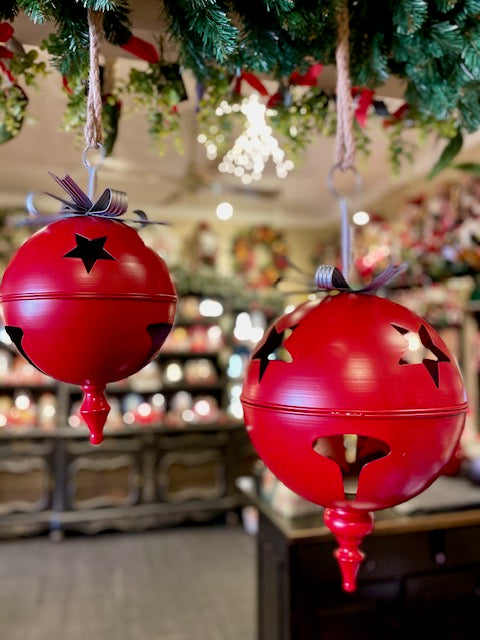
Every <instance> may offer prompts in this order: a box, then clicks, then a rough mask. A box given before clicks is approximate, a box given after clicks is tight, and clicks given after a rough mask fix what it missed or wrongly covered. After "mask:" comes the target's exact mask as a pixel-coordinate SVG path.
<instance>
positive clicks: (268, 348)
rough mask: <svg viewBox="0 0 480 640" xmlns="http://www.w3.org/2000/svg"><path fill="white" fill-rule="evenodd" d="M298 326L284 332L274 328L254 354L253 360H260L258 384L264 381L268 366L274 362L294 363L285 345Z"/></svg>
mask: <svg viewBox="0 0 480 640" xmlns="http://www.w3.org/2000/svg"><path fill="white" fill-rule="evenodd" d="M296 326H297V325H295V326H294V327H290V328H288V329H284V330H283V331H277V330H276V328H275V327H274V326H273V327H272V328H271V329H270V331H269V332H268V334H267V336H266V338H265V340H264V341H263V343H262V344H261V345H260V347H258V349H257V350H256V351H255V352H254V354H253V355H252V360H260V370H259V373H258V382H261V381H262V378H263V376H264V374H265V371H266V370H267V367H268V365H269V364H270V362H272V361H273V360H280V361H282V362H293V358H292V356H291V355H290V353H289V352H288V349H287V348H286V347H285V345H284V344H283V343H284V341H285V340H286V339H287V338H288V337H290V335H291V334H292V331H293V330H294V329H295V328H296Z"/></svg>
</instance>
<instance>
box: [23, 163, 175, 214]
mask: <svg viewBox="0 0 480 640" xmlns="http://www.w3.org/2000/svg"><path fill="white" fill-rule="evenodd" d="M49 173H50V172H49ZM50 175H51V176H52V178H53V179H54V180H55V182H56V183H57V184H58V185H60V186H61V187H62V189H63V190H64V191H65V192H66V193H67V195H68V196H69V197H70V198H71V200H70V201H69V200H65V199H64V198H60V197H59V196H56V195H55V194H53V193H49V192H48V191H47V192H45V193H46V195H48V196H49V197H51V198H54V199H55V200H58V201H59V202H61V203H62V208H61V209H60V212H59V214H58V215H53V216H52V215H45V214H43V213H42V212H41V211H39V210H38V209H37V208H36V207H35V205H34V204H33V198H34V196H35V194H34V193H30V194H28V196H27V200H26V207H27V211H28V212H29V213H30V214H31V215H33V216H34V217H35V220H34V221H33V222H36V223H40V224H44V223H49V222H54V221H56V220H61V219H62V218H63V217H64V216H77V215H85V216H98V217H100V218H115V219H116V220H120V221H121V222H136V223H139V224H141V225H145V224H166V223H165V222H157V221H151V220H149V219H148V217H147V214H146V213H145V212H144V211H141V210H140V209H136V210H134V212H133V213H135V214H136V215H137V216H138V219H137V218H124V217H123V215H124V214H125V213H126V211H127V209H128V200H127V194H126V193H125V192H124V191H116V190H115V189H110V188H107V189H105V191H104V192H103V193H102V195H101V196H100V197H99V198H98V199H97V200H96V201H95V202H92V201H91V200H90V198H89V197H88V196H87V194H86V193H85V192H84V191H83V190H82V189H81V188H80V187H79V186H78V184H77V183H76V182H75V180H73V179H72V178H71V177H70V176H68V175H67V176H65V178H59V177H58V176H56V175H54V174H53V173H50ZM31 222H32V220H30V221H24V224H29V223H31Z"/></svg>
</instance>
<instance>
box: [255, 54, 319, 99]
mask: <svg viewBox="0 0 480 640" xmlns="http://www.w3.org/2000/svg"><path fill="white" fill-rule="evenodd" d="M322 69H323V65H322V64H321V63H320V62H316V63H315V64H312V66H311V67H309V69H308V71H307V72H306V73H303V74H301V73H298V71H294V72H293V73H292V74H291V75H290V78H289V79H288V86H291V85H297V86H301V87H315V86H316V84H317V80H318V76H319V75H320V73H321V72H322ZM282 97H283V93H282V91H277V93H274V94H273V95H272V96H270V99H269V101H268V102H267V107H270V108H272V107H275V105H277V104H278V103H279V102H280V101H281V100H282Z"/></svg>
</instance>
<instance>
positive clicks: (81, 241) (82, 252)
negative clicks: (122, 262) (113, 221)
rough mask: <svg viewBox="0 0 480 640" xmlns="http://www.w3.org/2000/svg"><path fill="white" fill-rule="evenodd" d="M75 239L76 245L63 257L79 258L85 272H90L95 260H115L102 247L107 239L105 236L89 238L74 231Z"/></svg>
mask: <svg viewBox="0 0 480 640" xmlns="http://www.w3.org/2000/svg"><path fill="white" fill-rule="evenodd" d="M75 240H76V242H77V246H76V247H75V248H74V249H72V250H71V251H69V252H68V253H66V254H65V255H64V256H63V257H64V258H80V260H81V261H82V262H83V265H84V267H85V269H86V270H87V273H90V271H91V270H92V269H93V267H94V265H95V263H96V262H97V260H115V258H114V257H113V256H112V255H110V254H109V253H108V251H105V249H104V248H103V247H104V245H105V242H106V241H107V236H102V237H101V238H92V239H90V238H85V236H81V235H80V234H79V233H76V234H75Z"/></svg>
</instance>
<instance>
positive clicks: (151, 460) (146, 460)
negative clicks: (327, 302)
mask: <svg viewBox="0 0 480 640" xmlns="http://www.w3.org/2000/svg"><path fill="white" fill-rule="evenodd" d="M255 307H256V308H254V309H253V310H252V311H250V312H246V311H243V310H242V311H237V310H236V309H233V308H232V302H231V300H229V299H228V298H227V297H226V296H225V295H224V294H222V296H218V295H217V296H216V295H214V294H213V292H210V291H209V294H208V295H203V294H201V293H200V294H199V293H194V294H186V295H184V296H181V297H180V299H179V304H178V309H177V317H176V319H175V325H174V328H173V330H172V332H171V333H170V335H169V337H168V339H167V341H166V343H165V345H164V348H163V349H162V351H161V352H160V353H159V354H158V355H157V357H156V358H155V359H154V360H153V361H152V362H150V363H149V364H148V365H146V366H145V367H144V368H143V369H141V370H140V371H138V372H137V373H135V374H133V375H132V376H130V377H129V378H127V379H124V380H119V381H117V382H114V383H110V384H108V385H107V389H106V393H107V396H108V401H109V404H110V407H111V409H110V413H109V415H108V418H107V421H106V424H105V429H104V433H105V441H104V443H103V444H102V445H101V446H100V447H99V448H98V450H96V449H95V448H93V447H91V445H90V444H89V443H88V442H85V441H84V438H85V435H86V433H87V431H86V426H85V424H84V423H83V420H82V418H81V413H80V408H81V392H80V390H79V389H78V387H76V386H74V385H69V384H63V383H58V382H57V381H55V380H53V379H52V378H49V377H47V376H44V375H43V374H41V373H40V372H39V371H38V370H37V369H35V368H34V367H32V366H31V365H30V364H28V363H25V361H24V360H23V358H20V357H19V356H18V355H16V354H14V351H13V346H12V345H11V344H10V345H9V344H5V343H3V345H0V436H1V437H0V458H1V455H2V454H1V450H2V449H1V448H2V446H3V455H4V457H5V460H9V459H10V457H11V455H12V452H13V451H14V449H15V447H17V446H21V447H22V449H23V450H25V451H26V456H27V459H28V460H29V461H30V462H31V464H32V465H33V466H35V468H37V466H38V464H39V460H41V461H42V464H44V465H45V474H46V477H47V476H48V477H51V478H52V480H51V491H50V493H49V494H48V496H47V497H45V496H43V498H42V500H43V501H42V502H41V503H40V502H39V501H38V500H35V504H36V505H37V506H38V509H37V507H35V509H33V508H30V507H28V509H30V511H29V513H31V516H29V518H28V522H27V521H25V523H24V525H22V526H24V530H25V532H26V533H29V532H36V531H38V530H39V528H40V529H42V528H43V529H47V530H48V529H50V528H51V526H52V525H51V515H49V510H51V509H53V510H54V511H55V518H54V520H55V522H57V523H58V525H56V526H57V529H58V530H59V531H60V532H61V530H63V529H69V528H72V529H75V530H81V531H84V532H86V533H89V532H95V531H99V530H101V529H102V528H116V527H120V528H122V529H123V528H127V529H142V528H146V527H151V526H157V525H159V524H164V523H166V524H171V523H176V522H180V521H181V520H185V519H192V518H193V519H207V518H209V517H212V516H214V515H218V514H222V513H225V512H226V511H228V510H230V509H235V508H236V507H237V506H238V497H236V489H235V479H236V478H237V477H238V476H240V475H245V474H249V473H250V471H251V467H252V465H253V464H254V462H255V461H256V460H257V456H256V454H255V453H254V451H253V447H252V446H251V443H250V442H249V440H248V436H247V434H246V432H245V429H244V424H243V420H242V417H243V412H242V409H241V405H240V400H239V397H240V391H241V380H242V377H243V375H244V371H245V367H246V363H247V361H248V356H249V353H250V351H251V349H252V348H253V346H254V345H255V344H256V342H257V341H258V340H259V339H260V338H261V336H262V335H263V331H264V327H265V326H266V324H267V320H268V318H269V317H270V315H269V312H268V311H267V312H266V313H264V312H263V311H260V310H259V308H257V307H259V305H258V304H256V305H255ZM2 335H3V333H1V332H0V336H2ZM5 340H6V342H8V338H5ZM43 438H45V440H44V439H43ZM38 447H40V449H38ZM42 447H43V448H42ZM37 449H38V451H40V453H38V451H37ZM44 450H45V452H47V451H48V457H45V458H44V456H43V453H42V452H43V451H44ZM45 455H47V453H45ZM0 462H1V460H0ZM29 464H30V463H29ZM21 468H22V469H23V467H18V466H17V467H15V473H17V471H18V473H21V472H20V469H21ZM32 468H33V467H32ZM0 472H1V469H0ZM35 473H37V472H35ZM10 474H11V472H10ZM32 477H33V476H32ZM15 478H16V479H17V481H18V482H20V476H19V475H18V474H17V475H13V476H12V482H13V481H14V479H15ZM22 482H23V481H22ZM22 482H20V484H19V486H21V485H22ZM27 485H28V482H27ZM22 486H23V485H22ZM29 491H30V490H28V491H27V489H25V496H24V497H25V499H24V501H23V503H21V501H20V502H19V501H18V500H17V501H16V505H17V506H9V507H8V513H9V518H14V519H15V517H16V514H17V513H18V516H19V518H20V516H21V517H24V516H25V513H26V511H25V509H24V508H23V507H22V506H21V504H25V505H26V504H27V503H28V504H29V503H30V502H29V501H30V496H29ZM27 494H28V495H27ZM32 495H33V494H32ZM35 495H36V494H35ZM42 495H43V494H42ZM19 504H20V507H19V506H18V505H19ZM40 504H41V507H40V506H39V505H40ZM32 509H33V510H32ZM0 510H1V500H0ZM100 510H102V513H101V514H100ZM22 522H23V521H22ZM17 527H18V522H17V521H15V530H17ZM12 531H13V528H12V526H11V523H10V521H8V522H7V521H3V520H2V519H1V518H0V535H11V532H12ZM12 535H15V534H12Z"/></svg>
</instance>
